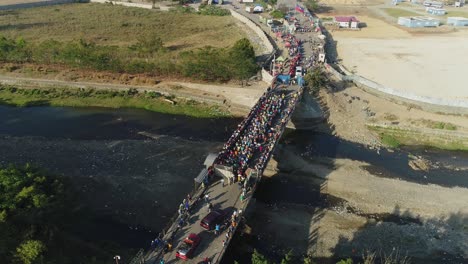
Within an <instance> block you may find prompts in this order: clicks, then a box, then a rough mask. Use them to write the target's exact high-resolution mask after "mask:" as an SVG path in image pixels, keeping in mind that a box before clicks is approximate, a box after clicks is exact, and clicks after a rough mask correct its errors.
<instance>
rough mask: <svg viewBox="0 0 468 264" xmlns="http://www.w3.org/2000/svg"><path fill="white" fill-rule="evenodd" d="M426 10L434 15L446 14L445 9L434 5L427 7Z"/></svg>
mask: <svg viewBox="0 0 468 264" xmlns="http://www.w3.org/2000/svg"><path fill="white" fill-rule="evenodd" d="M426 12H427V13H429V14H431V15H435V16H443V15H445V14H447V11H445V9H442V8H436V7H427V8H426Z"/></svg>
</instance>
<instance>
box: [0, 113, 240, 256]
mask: <svg viewBox="0 0 468 264" xmlns="http://www.w3.org/2000/svg"><path fill="white" fill-rule="evenodd" d="M0 117H1V118H0V164H1V165H7V164H18V165H21V164H25V163H31V164H34V165H37V166H38V167H40V168H45V169H47V170H48V171H50V172H52V173H54V174H59V175H64V176H69V177H70V178H71V179H72V182H73V183H74V185H75V187H76V189H77V190H78V191H79V192H80V193H81V194H82V196H81V199H82V204H83V206H87V207H90V208H91V209H92V210H93V211H94V212H95V215H96V221H95V222H96V224H97V225H96V226H95V227H94V228H95V229H94V230H88V231H89V232H87V234H88V235H89V236H90V237H89V238H90V239H111V240H113V241H119V242H121V244H123V245H125V246H128V247H133V248H140V247H147V246H148V245H149V242H150V241H151V239H154V236H155V233H157V232H158V231H159V230H161V229H162V228H163V227H164V225H165V224H166V222H167V220H168V219H169V218H170V217H171V216H172V215H173V214H174V213H175V212H176V209H177V207H178V205H179V203H180V202H181V201H182V199H183V198H184V197H185V195H186V194H187V193H188V192H190V191H191V190H192V188H193V178H195V177H196V176H197V175H198V173H199V172H200V171H201V169H202V168H203V161H204V159H205V157H206V155H207V154H208V153H210V152H216V151H217V150H218V149H219V148H220V147H221V146H222V144H223V142H224V141H225V140H227V138H228V137H229V136H230V132H231V131H233V130H234V128H235V127H236V126H237V124H238V123H239V122H240V119H236V118H221V119H196V118H191V117H186V116H175V115H168V114H160V113H155V112H149V111H145V110H138V109H108V108H69V107H31V108H16V107H7V106H0ZM98 234H99V235H100V236H101V237H96V236H98Z"/></svg>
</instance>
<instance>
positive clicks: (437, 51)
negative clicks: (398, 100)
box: [321, 2, 468, 100]
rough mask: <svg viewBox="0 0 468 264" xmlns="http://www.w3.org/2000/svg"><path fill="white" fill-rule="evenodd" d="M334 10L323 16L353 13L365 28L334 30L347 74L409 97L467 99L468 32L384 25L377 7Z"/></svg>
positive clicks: (338, 6) (337, 5)
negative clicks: (440, 31) (413, 95)
mask: <svg viewBox="0 0 468 264" xmlns="http://www.w3.org/2000/svg"><path fill="white" fill-rule="evenodd" d="M372 3H377V2H372ZM331 6H333V8H334V9H336V10H333V11H331V12H329V13H325V14H321V16H333V15H334V14H335V13H339V14H340V15H354V16H357V17H358V19H359V20H360V21H361V22H364V23H365V24H366V27H364V28H362V30H360V31H343V30H335V31H333V32H331V34H332V37H333V40H334V41H336V42H337V54H338V58H339V59H341V60H342V61H341V63H342V64H343V65H344V66H345V67H346V68H347V69H348V70H349V71H351V72H353V73H355V74H358V75H361V76H363V77H365V78H368V79H370V80H373V81H375V82H377V83H380V84H382V85H385V86H387V87H390V88H393V89H395V90H399V91H402V92H404V93H407V94H416V95H420V96H427V97H435V98H445V99H454V98H456V99H462V100H468V90H467V89H465V84H466V80H465V78H464V71H465V70H464V66H465V65H466V63H467V61H466V60H464V59H463V58H467V57H468V50H467V49H465V48H464V47H466V46H467V45H468V32H467V31H465V30H460V31H458V32H451V33H439V34H437V33H429V32H426V33H424V32H425V31H424V32H412V31H409V30H407V29H405V28H401V27H399V26H396V25H394V24H390V23H387V22H384V21H383V20H384V18H380V17H378V16H379V14H378V12H377V11H378V10H377V9H376V10H374V9H375V8H370V9H367V8H359V9H358V8H357V6H356V5H343V4H333V3H331ZM346 10H348V12H346ZM376 12H377V13H376ZM446 31H447V30H446ZM447 51H450V52H447Z"/></svg>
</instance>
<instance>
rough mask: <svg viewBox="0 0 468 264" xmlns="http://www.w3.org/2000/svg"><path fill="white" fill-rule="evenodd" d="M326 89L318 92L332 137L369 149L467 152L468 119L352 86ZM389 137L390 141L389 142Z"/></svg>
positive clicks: (327, 128) (327, 127) (325, 127)
mask: <svg viewBox="0 0 468 264" xmlns="http://www.w3.org/2000/svg"><path fill="white" fill-rule="evenodd" d="M342 85H343V86H344V87H338V86H336V87H330V88H329V90H322V91H321V92H320V96H319V100H320V102H321V105H322V107H324V108H325V109H327V115H328V124H325V125H324V126H323V127H322V129H321V130H322V131H324V132H327V131H328V130H329V126H331V127H332V128H333V132H332V133H333V134H334V135H336V136H338V137H340V138H342V139H344V140H347V141H350V142H355V143H359V144H363V145H365V146H367V147H369V148H381V147H383V146H384V147H392V148H394V147H399V146H405V145H406V146H420V147H433V148H438V149H446V150H467V146H468V145H467V142H468V118H467V117H466V116H465V115H448V114H441V113H431V112H426V111H424V110H421V109H419V108H418V107H417V106H415V105H408V104H404V103H401V102H394V101H390V100H388V99H385V98H381V97H379V96H377V95H373V94H370V93H367V92H366V91H364V90H361V89H360V88H358V87H355V86H348V87H346V85H348V84H342ZM392 138H393V139H394V140H392Z"/></svg>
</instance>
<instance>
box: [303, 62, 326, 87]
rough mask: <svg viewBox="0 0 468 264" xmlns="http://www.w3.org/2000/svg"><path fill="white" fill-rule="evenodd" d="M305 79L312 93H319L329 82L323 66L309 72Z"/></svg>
mask: <svg viewBox="0 0 468 264" xmlns="http://www.w3.org/2000/svg"><path fill="white" fill-rule="evenodd" d="M304 80H305V82H306V86H307V87H308V88H309V89H310V91H311V92H312V93H317V92H318V91H319V89H320V88H321V87H323V86H325V85H326V84H327V78H326V77H325V74H324V73H323V71H322V69H321V68H315V69H313V70H312V71H311V72H308V73H307V74H306V76H305V77H304Z"/></svg>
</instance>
